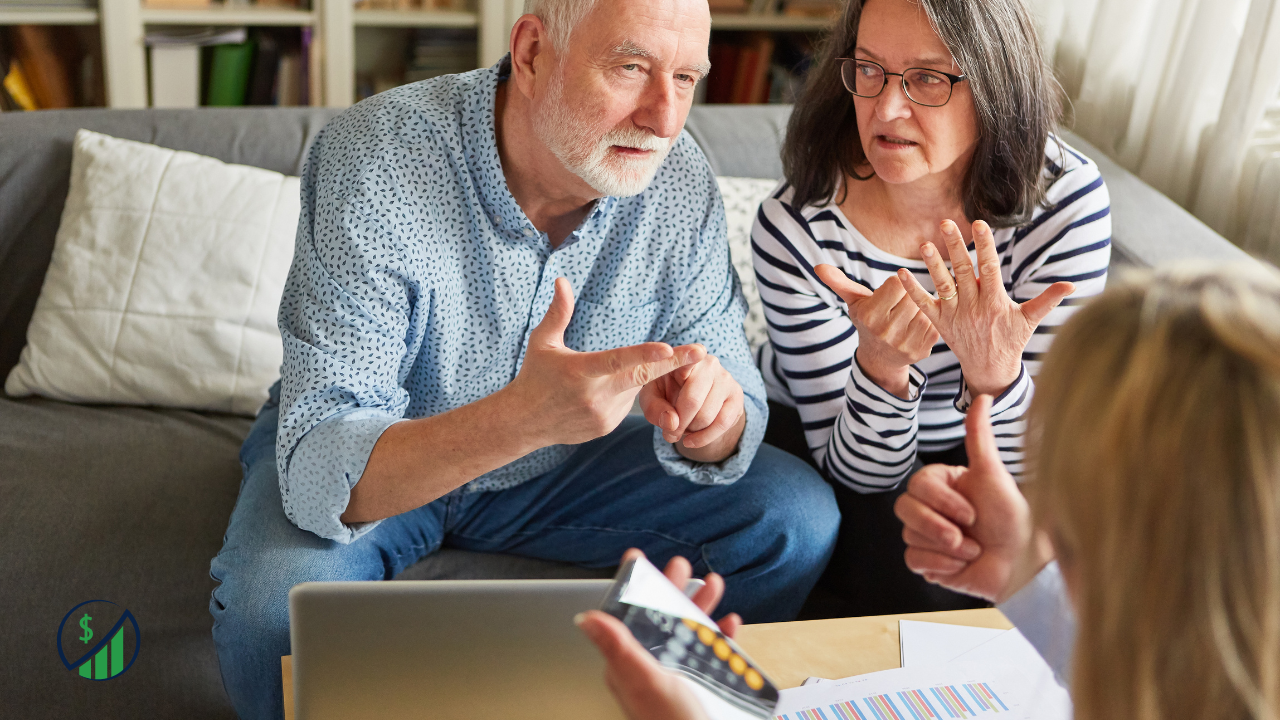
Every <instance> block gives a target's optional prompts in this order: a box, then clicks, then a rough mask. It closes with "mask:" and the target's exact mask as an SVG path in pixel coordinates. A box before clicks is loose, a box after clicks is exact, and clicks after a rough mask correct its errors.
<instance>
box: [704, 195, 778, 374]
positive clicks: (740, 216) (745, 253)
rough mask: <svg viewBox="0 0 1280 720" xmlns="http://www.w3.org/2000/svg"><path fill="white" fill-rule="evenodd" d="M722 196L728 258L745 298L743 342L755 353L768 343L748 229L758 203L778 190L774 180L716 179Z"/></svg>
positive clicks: (766, 326)
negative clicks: (726, 230)
mask: <svg viewBox="0 0 1280 720" xmlns="http://www.w3.org/2000/svg"><path fill="white" fill-rule="evenodd" d="M716 180H717V181H718V182H719V185H720V194H721V195H723V196H724V216H725V221H726V225H727V226H728V227H727V229H728V235H729V255H730V257H732V259H733V267H734V268H735V269H736V270H737V271H738V277H739V278H741V279H742V294H744V295H746V296H747V317H746V320H745V321H744V322H743V323H742V325H743V329H744V330H746V332H747V342H749V343H750V344H751V349H752V350H755V349H756V348H758V347H760V346H761V345H762V344H764V342H765V341H766V340H768V339H769V326H768V325H766V324H765V320H764V307H763V306H761V305H760V292H759V291H758V290H756V271H755V268H754V267H753V266H752V264H751V226H752V225H753V224H754V223H755V221H756V211H757V210H759V209H760V203H762V202H764V199H765V198H767V197H769V195H770V194H771V193H773V191H774V190H777V189H778V181H777V180H764V179H760V178H738V177H717V178H716Z"/></svg>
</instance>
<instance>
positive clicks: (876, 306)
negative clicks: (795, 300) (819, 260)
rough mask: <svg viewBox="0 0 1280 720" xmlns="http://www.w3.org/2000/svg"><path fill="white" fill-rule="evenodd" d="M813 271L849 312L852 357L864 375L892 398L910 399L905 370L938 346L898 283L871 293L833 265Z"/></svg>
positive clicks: (892, 280)
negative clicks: (854, 330)
mask: <svg viewBox="0 0 1280 720" xmlns="http://www.w3.org/2000/svg"><path fill="white" fill-rule="evenodd" d="M813 269H814V272H816V273H817V274H818V279H819V280H821V281H822V282H823V283H825V284H826V286H827V287H829V288H831V290H832V292H834V293H835V294H837V295H839V296H840V298H841V299H842V300H844V302H845V304H846V305H847V306H848V307H849V319H850V320H851V321H852V322H853V326H854V327H856V328H857V329H858V349H857V350H856V351H855V352H854V354H855V356H856V357H857V361H858V366H859V367H861V368H862V372H863V373H865V374H866V375H867V377H869V378H871V380H872V381H874V382H875V383H876V384H877V385H879V386H880V387H882V388H884V389H885V390H887V391H889V392H891V393H893V394H894V395H897V396H898V397H900V398H906V397H908V396H909V394H910V385H909V379H910V375H909V373H908V371H907V368H908V367H909V366H911V365H913V364H915V363H918V362H920V361H921V360H923V359H925V358H927V357H929V353H931V352H933V345H934V343H936V342H938V331H937V330H936V329H934V327H933V325H932V324H931V323H930V322H929V319H928V318H927V317H926V316H925V314H924V313H923V312H922V311H921V310H920V308H918V307H917V306H916V304H915V302H914V301H913V300H912V299H911V298H910V297H908V296H907V291H906V289H905V288H903V286H902V282H901V281H900V280H899V279H898V278H896V277H891V278H889V279H888V280H885V281H884V283H883V284H882V285H881V286H880V287H879V288H876V290H875V292H872V291H870V290H868V289H866V288H865V287H863V286H861V285H859V284H857V283H855V282H853V281H852V280H850V279H849V278H848V277H847V276H846V275H845V274H844V272H843V271H842V270H840V269H839V268H837V267H835V266H834V265H817V266H815V267H814V268H813Z"/></svg>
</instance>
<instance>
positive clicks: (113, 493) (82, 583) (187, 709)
mask: <svg viewBox="0 0 1280 720" xmlns="http://www.w3.org/2000/svg"><path fill="white" fill-rule="evenodd" d="M250 422H251V421H250V420H249V419H247V418H243V417H237V416H233V415H221V414H213V413H197V412H190V411H185V410H159V409H149V408H133V407H113V406H105V407H104V406H97V407H86V406H83V405H72V404H68V403H62V402H58V401H54V400H46V399H43V398H28V399H22V400H14V399H8V398H3V397H0V498H4V501H3V502H0V547H2V548H4V561H3V563H2V564H0V607H4V608H5V609H6V613H7V617H9V618H10V622H9V624H8V627H7V628H6V630H5V641H4V643H3V647H4V648H5V649H6V651H7V652H6V656H7V657H9V658H14V659H21V661H20V662H6V663H0V717H25V718H68V717H94V718H102V719H104V720H106V719H109V718H138V717H173V718H179V717H180V718H184V719H192V720H195V719H199V718H228V719H229V718H234V717H235V714H234V712H233V710H232V709H231V705H230V702H229V701H228V700H227V699H226V695H225V693H224V692H223V689H222V681H221V676H220V675H219V673H218V659H217V653H216V650H215V649H214V645H213V636H212V634H211V630H212V618H211V617H210V615H209V610H208V605H209V593H210V592H211V591H212V590H213V587H214V582H213V581H212V580H211V579H210V578H209V561H210V560H211V559H212V558H213V556H214V555H215V554H217V552H218V550H219V549H220V548H221V546H222V537H223V533H224V531H225V530H226V527H227V521H228V519H229V518H230V517H231V510H232V508H233V507H234V505H235V500H236V494H237V493H238V491H239V488H240V479H241V477H242V475H241V469H240V464H239V460H238V457H239V451H240V444H241V442H242V441H243V440H244V436H245V435H246V434H248V432H249V425H250ZM610 574H611V571H610V570H583V569H580V568H576V567H573V566H570V565H564V564H561V563H552V562H545V561H541V560H534V559H531V558H521V557H514V556H509V555H488V554H482V553H473V552H464V551H461V550H451V549H446V550H441V551H440V552H437V553H435V554H434V555H432V556H430V557H428V558H426V559H424V560H422V561H421V562H419V563H418V564H416V565H413V566H411V567H409V568H407V569H406V570H405V571H404V572H403V573H401V575H400V577H399V578H398V579H412V580H432V579H444V578H472V579H490V578H512V577H515V578H578V577H608V576H609V575H610ZM93 599H105V600H110V601H112V602H115V603H118V604H120V605H122V606H124V607H126V608H128V609H129V610H130V611H132V612H133V614H134V616H135V617H136V618H137V621H138V626H139V630H140V633H141V639H142V642H141V648H140V651H139V653H138V659H137V661H136V662H135V663H134V665H133V667H131V668H130V669H129V671H128V672H126V673H125V674H123V675H121V676H120V677H118V678H115V679H113V680H111V681H110V682H108V683H92V682H85V681H84V680H83V679H81V678H79V677H77V676H76V675H75V673H73V672H71V671H69V670H67V669H65V668H64V667H63V665H62V661H61V660H60V659H59V658H58V651H57V648H56V646H55V643H54V637H55V635H56V633H57V630H58V624H59V623H60V622H61V621H62V617H63V615H65V614H66V613H67V611H69V610H70V609H71V608H72V607H74V606H75V605H77V604H79V603H81V602H83V601H85V600H93Z"/></svg>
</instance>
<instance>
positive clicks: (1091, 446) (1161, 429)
mask: <svg viewBox="0 0 1280 720" xmlns="http://www.w3.org/2000/svg"><path fill="white" fill-rule="evenodd" d="M1056 347H1061V348H1062V352H1058V353H1052V354H1051V355H1050V358H1049V360H1048V362H1047V363H1046V364H1045V367H1044V370H1043V373H1042V375H1041V380H1040V383H1039V386H1038V388H1037V396H1036V399H1035V401H1034V403H1033V408H1032V420H1031V432H1032V433H1033V437H1035V438H1036V440H1035V441H1034V442H1033V443H1032V444H1031V448H1032V450H1031V454H1032V457H1033V460H1032V467H1034V468H1035V470H1036V476H1035V478H1034V480H1033V485H1031V486H1030V494H1031V496H1032V503H1033V507H1034V509H1035V518H1036V520H1037V526H1038V527H1042V528H1045V529H1046V530H1047V532H1048V535H1049V537H1050V538H1051V540H1052V547H1053V549H1054V550H1055V551H1056V555H1057V558H1058V563H1059V565H1060V566H1061V568H1062V572H1063V576H1064V579H1065V580H1066V585H1067V588H1068V589H1069V593H1070V595H1071V599H1072V600H1073V605H1074V607H1075V610H1076V613H1077V616H1078V623H1077V628H1078V630H1077V633H1076V646H1075V647H1076V652H1075V658H1074V662H1073V666H1074V667H1073V673H1072V675H1073V682H1072V697H1073V701H1074V703H1075V707H1076V714H1077V717H1079V718H1089V719H1090V720H1109V719H1112V718H1114V719H1115V720H1119V719H1120V718H1124V719H1125V720H1156V719H1157V718H1159V719H1160V720H1175V719H1177V718H1188V719H1190V718H1195V719H1196V720H1215V719H1221V720H1228V719H1231V720H1235V719H1237V718H1255V719H1256V720H1271V719H1274V718H1276V717H1278V713H1280V277H1278V276H1277V274H1276V273H1275V272H1274V271H1268V270H1263V269H1261V266H1259V267H1258V268H1232V269H1231V270H1224V271H1217V272H1203V271H1197V270H1194V269H1190V268H1180V269H1174V270H1169V271H1166V272H1163V273H1156V274H1149V275H1146V276H1145V277H1143V278H1142V279H1140V280H1136V281H1134V282H1132V283H1129V284H1126V285H1123V286H1121V287H1119V288H1116V289H1114V290H1109V291H1108V292H1107V293H1106V294H1105V295H1104V296H1103V297H1102V298H1101V299H1100V300H1098V301H1096V302H1094V303H1093V304H1091V305H1089V306H1088V307H1086V308H1085V309H1083V310H1082V311H1081V312H1080V313H1079V315H1078V316H1077V317H1076V318H1073V320H1072V321H1071V322H1070V323H1068V325H1067V326H1066V327H1065V328H1064V330H1063V332H1062V333H1060V334H1059V336H1058V339H1057V345H1056Z"/></svg>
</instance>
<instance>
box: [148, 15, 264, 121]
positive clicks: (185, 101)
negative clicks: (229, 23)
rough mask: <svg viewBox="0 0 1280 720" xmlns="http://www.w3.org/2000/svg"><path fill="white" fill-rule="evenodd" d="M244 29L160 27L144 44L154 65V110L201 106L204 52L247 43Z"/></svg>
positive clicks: (151, 29) (153, 28) (153, 31)
mask: <svg viewBox="0 0 1280 720" xmlns="http://www.w3.org/2000/svg"><path fill="white" fill-rule="evenodd" d="M247 38H248V31H247V30H246V29H245V28H242V27H232V28H214V27H201V26H185V25H176V26H158V27H152V28H150V29H149V30H148V32H147V34H146V36H145V38H144V41H145V42H146V44H147V58H148V60H150V64H151V107H157V108H193V107H199V105H200V96H201V93H200V86H201V72H200V65H201V54H202V51H201V49H202V48H204V47H210V46H214V45H225V44H238V43H243V42H245V41H246V40H247Z"/></svg>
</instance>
